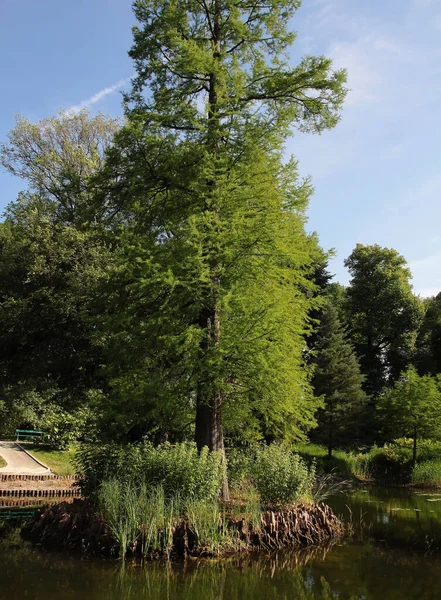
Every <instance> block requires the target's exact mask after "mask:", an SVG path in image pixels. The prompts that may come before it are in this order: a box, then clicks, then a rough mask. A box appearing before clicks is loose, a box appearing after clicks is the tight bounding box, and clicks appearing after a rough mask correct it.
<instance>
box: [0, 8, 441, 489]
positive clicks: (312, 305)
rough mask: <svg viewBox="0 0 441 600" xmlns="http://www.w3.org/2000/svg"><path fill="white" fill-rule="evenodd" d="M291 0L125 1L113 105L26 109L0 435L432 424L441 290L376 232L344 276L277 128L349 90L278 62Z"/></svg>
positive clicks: (353, 430) (270, 436)
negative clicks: (29, 115)
mask: <svg viewBox="0 0 441 600" xmlns="http://www.w3.org/2000/svg"><path fill="white" fill-rule="evenodd" d="M297 5H298V3H297V2H288V1H285V0H271V1H270V2H269V3H268V2H266V3H261V2H259V1H257V2H254V3H253V5H252V6H251V5H248V4H247V3H241V2H239V3H235V5H234V7H232V6H230V3H228V2H224V1H223V0H217V1H216V2H209V3H208V4H207V5H206V6H205V9H204V8H203V7H202V6H201V5H200V4H198V3H192V2H189V3H185V4H184V3H174V4H170V3H165V2H163V3H161V2H159V3H157V2H153V1H148V0H142V1H141V0H140V1H138V2H135V5H134V7H135V15H136V18H137V20H138V23H139V24H138V26H137V27H135V28H134V44H133V47H132V49H131V51H130V56H131V57H132V58H133V59H134V62H135V67H136V77H135V78H134V80H133V85H132V90H131V91H130V93H128V94H127V95H126V96H125V99H124V109H125V119H124V121H123V122H118V121H116V120H114V119H110V118H108V117H105V116H102V115H99V116H96V117H93V118H92V117H90V116H89V115H88V114H87V112H84V111H83V112H81V113H79V114H70V113H60V114H59V115H57V116H56V117H53V118H50V119H45V120H43V121H41V122H39V123H36V124H33V123H30V122H28V121H27V120H25V119H19V121H18V122H17V125H16V127H15V128H14V129H13V130H12V131H11V133H10V136H9V141H8V142H7V143H5V144H4V145H3V146H2V149H1V163H2V165H3V166H4V167H5V168H6V169H7V170H8V171H9V172H10V173H12V174H14V175H16V176H18V177H21V178H22V179H24V180H25V182H26V183H27V189H26V190H25V191H24V192H23V193H22V194H20V195H19V197H18V199H16V200H15V201H13V202H12V203H11V204H9V206H8V208H7V210H6V213H5V217H4V221H3V222H2V223H0V332H1V333H0V336H1V343H0V414H1V424H0V435H2V436H3V437H8V436H10V435H12V433H13V431H14V430H15V428H16V427H22V428H23V427H25V428H28V427H32V428H42V429H44V430H45V432H46V433H47V435H48V436H49V438H52V439H53V440H54V441H55V442H57V443H69V442H70V441H72V440H74V439H80V440H85V441H87V440H94V439H97V438H100V439H109V440H117V441H120V442H132V441H136V440H139V439H141V438H142V437H145V436H146V437H147V438H148V439H149V440H150V441H152V442H155V443H157V442H161V441H166V440H169V441H186V440H192V439H193V440H194V441H195V442H196V444H197V447H198V449H199V450H200V449H202V447H204V446H208V448H209V449H210V450H220V451H221V453H222V452H224V447H225V440H226V443H227V445H229V446H239V447H241V446H244V445H247V444H252V443H254V442H257V441H259V440H263V441H265V442H271V441H275V440H277V441H285V442H292V441H295V440H305V439H307V436H308V435H309V436H310V437H311V438H312V439H314V440H317V441H320V442H322V443H324V444H326V446H327V448H328V452H329V454H330V455H331V454H332V451H333V449H334V448H336V447H359V446H363V445H365V446H366V445H370V444H372V443H373V442H378V441H384V440H387V439H389V438H390V437H391V436H392V438H393V437H394V436H406V435H407V436H414V437H415V440H416V439H417V433H416V432H417V430H418V435H422V436H426V435H430V436H435V437H436V436H437V431H438V429H439V427H438V425H439V424H441V423H440V421H441V416H440V411H439V409H438V405H439V393H440V392H439V389H440V385H439V379H438V377H437V376H438V375H439V374H440V373H441V362H440V361H441V358H440V357H441V352H440V351H441V295H440V296H438V297H437V298H429V299H424V300H422V299H420V298H419V297H417V296H415V294H414V293H413V291H412V287H411V284H410V278H411V274H410V272H409V269H408V268H407V266H406V261H405V259H404V258H403V257H402V256H400V254H399V253H398V252H396V251H395V250H393V249H388V248H381V247H380V246H377V245H373V246H365V245H362V244H358V245H357V246H356V248H355V249H354V250H353V252H352V254H351V255H350V256H349V257H348V258H347V260H346V263H345V264H346V266H347V268H348V269H349V273H350V275H351V281H350V283H349V285H348V286H347V287H346V288H344V287H343V286H340V285H339V284H337V283H334V282H332V276H331V275H330V273H329V271H328V266H327V262H328V258H329V257H328V255H327V254H326V252H324V251H323V250H322V249H321V248H320V246H319V242H318V239H317V237H316V235H311V234H308V233H307V232H306V230H305V211H306V209H307V206H308V202H309V199H310V197H311V193H312V188H311V184H310V182H309V181H308V180H301V179H300V178H299V176H298V172H297V164H296V162H295V160H294V159H291V160H289V161H285V160H284V145H285V141H286V139H287V138H288V136H289V135H291V133H292V131H293V130H295V129H300V130H302V131H310V132H321V131H323V130H324V129H327V128H331V127H333V126H335V125H336V123H337V122H338V119H339V111H340V108H341V105H342V102H343V100H344V96H345V92H346V90H345V73H344V72H343V71H333V70H332V65H331V62H330V61H329V60H328V59H326V58H324V57H306V58H304V59H303V60H302V61H301V62H300V64H299V65H297V66H294V67H293V66H292V65H291V63H290V62H289V61H288V60H286V61H285V60H284V58H283V56H284V53H285V52H286V51H287V50H288V49H289V47H290V45H291V43H292V42H293V40H294V35H293V34H292V33H290V32H289V29H288V25H289V22H290V19H291V18H292V17H293V15H294V13H295V11H296V8H297ZM406 386H411V388H412V394H413V395H410V392H409V394H407V392H406V391H405V388H406ZM415 390H417V391H415ZM424 390H425V391H424ZM428 390H429V391H430V393H429V392H428ZM426 392H427V393H426ZM406 394H407V395H406ZM420 397H421V398H424V402H425V404H424V403H423V404H421V412H422V413H423V414H424V415H426V416H427V415H428V414H429V415H430V416H431V422H430V423H429V422H428V421H427V419H426V421H424V419H421V420H420V421H421V422H419V423H417V424H416V422H415V415H414V411H413V409H412V407H413V406H416V405H417V403H418V402H419V400H418V399H419V398H420ZM409 402H410V408H409ZM406 403H407V404H406ZM380 409H381V410H380ZM418 410H420V409H418ZM423 421H424V422H423ZM415 443H416V441H415ZM224 493H225V494H227V490H226V489H225V490H224Z"/></svg>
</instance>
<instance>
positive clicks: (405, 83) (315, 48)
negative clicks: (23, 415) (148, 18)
mask: <svg viewBox="0 0 441 600" xmlns="http://www.w3.org/2000/svg"><path fill="white" fill-rule="evenodd" d="M0 15H1V18H0V73H1V80H0V81H1V95H0V98H1V110H0V140H5V138H6V136H7V133H8V131H9V130H10V129H11V127H13V125H14V115H15V114H21V115H23V116H26V117H28V118H29V119H30V120H38V119H41V118H44V117H47V116H51V115H53V114H54V113H55V112H56V111H57V109H59V108H63V109H67V108H71V107H86V108H89V110H90V111H91V112H98V111H101V112H104V113H109V114H112V115H118V114H120V113H121V106H120V105H121V97H120V93H119V92H120V90H121V89H122V88H123V87H124V86H126V85H127V82H128V79H129V78H130V75H131V74H132V72H133V66H132V63H131V60H130V59H129V58H128V56H127V50H128V49H129V47H130V45H131V30H130V27H131V25H132V24H133V23H134V19H133V16H132V11H131V2H129V1H126V0H62V1H60V0H40V1H37V0H0ZM294 27H295V29H296V30H297V32H298V38H297V41H296V43H295V46H294V50H293V56H300V55H303V54H308V53H311V54H325V55H328V56H331V57H332V58H333V59H334V62H335V65H336V66H337V67H346V68H347V69H348V73H349V87H350V88H351V91H350V93H349V96H348V99H347V102H346V106H345V108H344V110H343V114H342V120H341V122H340V124H339V125H338V126H337V128H336V129H334V130H332V131H329V132H325V133H324V134H322V135H321V136H316V135H308V136H307V135H303V134H298V135H295V136H294V138H293V139H292V140H291V141H290V143H289V146H288V151H289V152H290V153H292V154H294V155H295V156H296V158H297V159H298V160H299V167H300V172H301V174H302V175H304V176H306V175H311V176H312V179H313V183H314V186H315V195H314V197H313V198H312V201H311V206H310V210H309V224H308V228H309V229H311V230H315V231H317V232H318V234H319V237H320V240H321V243H322V245H323V247H324V248H326V249H329V248H335V250H336V253H337V256H336V258H335V259H334V260H333V261H332V263H331V269H332V271H333V272H334V273H335V274H336V278H337V280H339V281H341V282H343V283H346V282H347V281H348V274H347V272H346V270H345V268H344V266H343V260H344V259H345V258H346V257H347V256H348V255H349V254H350V252H351V250H352V248H353V247H354V246H355V244H356V243H357V242H361V243H363V244H373V243H378V244H380V245H382V246H388V247H393V248H396V249H397V250H398V251H399V252H400V253H402V254H403V255H404V257H405V258H406V259H407V261H408V263H409V266H410V268H411V270H412V272H413V276H414V278H413V284H414V287H415V290H416V292H418V293H420V294H421V295H432V294H434V293H437V292H439V291H440V290H441V230H440V223H441V202H440V198H441V144H440V140H441V0H369V1H366V0H304V2H303V7H302V8H301V9H300V11H299V12H298V13H297V16H296V18H295V20H294ZM24 187H25V185H24V183H23V182H21V181H19V180H15V179H13V178H12V177H11V176H9V175H7V174H5V173H3V172H0V191H1V193H0V208H2V207H4V206H5V205H6V204H7V203H8V202H10V201H11V200H13V199H14V198H15V197H16V195H17V192H18V191H19V190H20V189H23V188H24Z"/></svg>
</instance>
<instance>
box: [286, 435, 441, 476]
mask: <svg viewBox="0 0 441 600" xmlns="http://www.w3.org/2000/svg"><path fill="white" fill-rule="evenodd" d="M295 450H296V451H297V452H299V454H300V455H301V456H302V458H303V459H304V460H305V461H306V462H307V463H311V462H312V461H314V462H315V464H316V465H317V473H318V474H326V473H334V474H335V475H338V476H340V477H351V476H352V477H356V478H358V479H368V480H373V481H376V482H378V483H380V484H382V485H387V484H394V485H402V484H407V483H412V484H414V485H441V442H438V441H433V440H420V441H419V443H418V462H417V464H416V465H415V467H413V440H412V439H410V438H400V439H397V440H394V442H393V443H389V444H385V445H384V446H382V447H377V446H374V447H373V448H370V449H369V450H368V451H364V452H343V451H335V452H334V453H333V456H332V457H331V458H329V457H328V456H327V451H326V448H325V447H324V446H319V445H317V444H298V445H297V446H295Z"/></svg>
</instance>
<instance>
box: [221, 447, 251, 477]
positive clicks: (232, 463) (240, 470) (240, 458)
mask: <svg viewBox="0 0 441 600" xmlns="http://www.w3.org/2000/svg"><path fill="white" fill-rule="evenodd" d="M254 460H255V452H254V450H253V449H252V448H248V449H246V450H245V449H243V448H228V449H227V472H228V481H229V483H230V485H231V486H232V487H239V486H241V485H242V484H244V483H249V481H250V478H251V472H252V466H253V463H254Z"/></svg>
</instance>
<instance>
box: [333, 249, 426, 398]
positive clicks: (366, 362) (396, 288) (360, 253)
mask: <svg viewBox="0 0 441 600" xmlns="http://www.w3.org/2000/svg"><path fill="white" fill-rule="evenodd" d="M345 266H346V267H347V268H348V269H349V272H350V274H351V277H352V279H351V281H350V284H349V286H348V287H347V288H346V303H347V311H348V325H349V328H350V334H351V339H352V341H353V344H354V346H355V349H356V351H357V355H358V357H359V359H360V365H361V371H362V373H363V374H364V375H365V376H366V380H365V390H366V392H367V393H368V394H369V395H373V396H377V395H378V394H380V393H381V391H382V390H383V388H384V386H385V385H390V384H392V383H393V382H395V381H396V380H397V379H398V378H399V376H400V373H401V372H402V371H403V370H405V369H406V368H407V367H408V366H409V363H410V361H411V359H412V355H413V352H414V347H415V338H416V333H417V328H418V326H419V323H420V320H421V318H422V308H421V303H420V301H419V300H418V298H417V297H415V296H414V295H413V293H412V287H411V285H410V283H409V279H410V277H411V274H410V271H409V269H408V268H407V266H406V261H405V260H404V258H403V257H402V256H401V255H400V254H398V252H397V251H396V250H393V249H389V248H381V247H380V246H378V245H373V246H363V245H362V244H357V246H356V247H355V249H354V250H353V252H352V254H351V255H350V256H349V257H348V258H347V259H346V261H345Z"/></svg>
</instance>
